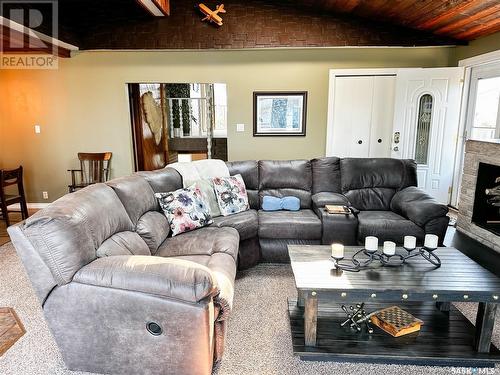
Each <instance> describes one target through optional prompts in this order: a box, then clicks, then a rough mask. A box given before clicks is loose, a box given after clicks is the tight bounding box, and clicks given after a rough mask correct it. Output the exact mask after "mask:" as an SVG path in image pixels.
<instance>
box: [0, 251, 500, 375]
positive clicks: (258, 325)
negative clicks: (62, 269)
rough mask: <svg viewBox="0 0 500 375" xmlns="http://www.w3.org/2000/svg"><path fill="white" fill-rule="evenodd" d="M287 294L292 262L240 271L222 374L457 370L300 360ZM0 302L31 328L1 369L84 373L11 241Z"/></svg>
mask: <svg viewBox="0 0 500 375" xmlns="http://www.w3.org/2000/svg"><path fill="white" fill-rule="evenodd" d="M288 296H295V290H294V283H293V279H292V275H291V269H290V267H289V266H288V265H281V266H279V265H278V266H272V265H260V266H258V267H255V268H252V269H251V270H248V271H245V272H242V273H240V274H239V278H238V280H237V281H236V296H235V300H234V305H235V307H234V311H233V313H232V315H231V318H230V325H229V334H228V341H227V346H226V352H225V354H224V359H223V361H222V365H221V367H220V368H219V369H218V371H217V375H229V374H231V375H233V374H234V375H236V374H238V375H239V374H242V375H243V374H245V375H254V374H255V375H257V374H266V375H268V374H269V375H271V374H311V375H312V374H325V375H326V374H352V375H363V374H369V375H379V374H380V375H396V374H422V375H424V374H433V375H441V374H442V375H445V374H446V375H449V374H452V373H453V372H452V369H451V368H438V367H433V368H430V367H417V366H396V365H394V366H385V365H371V364H346V363H335V362H304V361H301V360H299V359H298V358H296V357H294V356H293V354H292V345H291V337H290V332H289V327H288V318H287V313H286V308H287V303H286V298H287V297H288ZM0 306H11V307H14V308H15V309H16V311H17V313H18V315H19V317H20V319H21V321H22V322H23V323H24V325H25V328H26V331H27V332H26V334H25V335H24V336H23V337H22V338H21V339H19V341H18V342H17V343H16V344H15V345H14V346H13V347H11V348H10V349H9V350H8V351H7V352H6V353H5V354H4V355H3V356H2V357H0V374H1V375H29V374H37V375H38V374H40V375H59V374H61V375H62V374H73V375H77V374H78V375H79V374H83V373H80V372H72V371H68V370H66V369H65V368H64V364H63V362H62V359H61V356H60V354H59V352H58V349H57V347H56V345H55V343H54V340H53V339H52V337H51V335H50V333H49V331H48V328H47V325H46V324H45V321H44V320H43V316H42V311H41V308H40V307H39V305H38V301H37V300H36V298H35V295H34V294H33V291H32V290H31V286H30V284H29V282H28V280H27V276H26V274H25V272H24V269H23V268H22V265H21V264H20V261H19V259H18V258H17V256H16V254H15V251H14V249H13V247H12V245H10V244H6V245H4V246H3V247H1V248H0ZM459 308H460V309H461V310H462V311H464V312H465V313H466V314H467V316H468V317H469V319H471V318H473V317H474V313H475V312H474V310H475V306H474V305H473V304H460V306H459ZM495 328H496V329H495V337H494V342H495V344H496V345H497V346H498V345H500V324H499V323H497V325H496V327H495ZM496 370H497V371H498V367H497V369H496Z"/></svg>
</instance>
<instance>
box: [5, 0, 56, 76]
mask: <svg viewBox="0 0 500 375" xmlns="http://www.w3.org/2000/svg"><path fill="white" fill-rule="evenodd" d="M57 5H58V4H57V0H53V1H50V0H31V1H23V0H0V69H57V63H58V59H57V55H58V47H57V45H56V44H55V43H54V41H57V39H58V23H57V20H58V12H57V11H58V8H57Z"/></svg>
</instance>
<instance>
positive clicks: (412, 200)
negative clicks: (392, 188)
mask: <svg viewBox="0 0 500 375" xmlns="http://www.w3.org/2000/svg"><path fill="white" fill-rule="evenodd" d="M391 210H392V211H394V212H395V213H397V214H399V215H401V216H404V217H405V218H407V219H409V220H411V221H413V222H414V223H415V224H417V225H418V226H420V227H424V226H425V224H426V223H427V222H429V221H430V220H433V219H436V218H439V217H443V216H446V214H447V213H448V207H447V206H445V205H444V204H441V203H438V202H437V201H436V200H435V199H434V198H432V197H431V196H430V195H429V194H427V193H426V192H424V191H423V190H421V189H419V188H417V187H415V186H410V187H407V188H405V189H403V190H400V191H398V192H397V193H396V194H395V195H394V197H393V198H392V201H391Z"/></svg>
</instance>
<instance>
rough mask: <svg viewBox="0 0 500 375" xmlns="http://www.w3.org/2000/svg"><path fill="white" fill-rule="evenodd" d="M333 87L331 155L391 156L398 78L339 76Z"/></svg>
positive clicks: (328, 147) (387, 76) (329, 148)
mask: <svg viewBox="0 0 500 375" xmlns="http://www.w3.org/2000/svg"><path fill="white" fill-rule="evenodd" d="M333 85H334V88H333V104H331V105H332V106H333V111H329V116H330V114H331V116H332V118H333V122H332V123H333V127H332V129H331V133H329V135H328V137H329V138H330V139H329V140H328V146H327V155H335V156H339V157H390V155H391V138H392V120H393V113H394V112H393V111H394V94H395V85H396V79H395V76H394V75H358V76H357V75H352V74H349V75H346V76H335V77H334V82H333ZM329 122H330V121H329Z"/></svg>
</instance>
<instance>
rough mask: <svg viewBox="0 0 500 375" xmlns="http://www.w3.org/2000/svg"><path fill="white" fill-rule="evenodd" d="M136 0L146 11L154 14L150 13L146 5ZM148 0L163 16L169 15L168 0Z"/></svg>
mask: <svg viewBox="0 0 500 375" xmlns="http://www.w3.org/2000/svg"><path fill="white" fill-rule="evenodd" d="M136 1H137V2H138V3H139V5H140V6H141V7H143V8H144V9H145V10H146V11H148V12H149V13H150V14H152V15H153V16H156V14H153V13H151V11H150V10H149V9H148V7H146V5H145V4H144V3H143V2H142V1H141V0H136ZM150 1H151V2H152V3H153V5H154V6H155V7H156V8H157V9H158V10H159V11H160V12H161V13H162V14H163V15H164V16H170V0H150Z"/></svg>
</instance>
